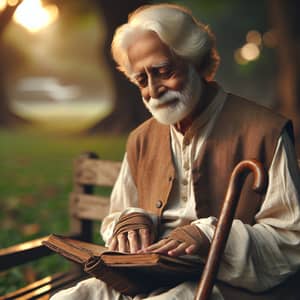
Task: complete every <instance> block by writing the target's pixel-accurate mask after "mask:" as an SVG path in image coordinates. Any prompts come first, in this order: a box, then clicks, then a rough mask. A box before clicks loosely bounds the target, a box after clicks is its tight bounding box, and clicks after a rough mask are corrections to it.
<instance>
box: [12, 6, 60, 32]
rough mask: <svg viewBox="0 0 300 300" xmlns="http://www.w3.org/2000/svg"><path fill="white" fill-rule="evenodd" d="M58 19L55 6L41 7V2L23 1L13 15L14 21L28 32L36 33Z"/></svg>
mask: <svg viewBox="0 0 300 300" xmlns="http://www.w3.org/2000/svg"><path fill="white" fill-rule="evenodd" d="M57 17H58V8H57V6H56V5H48V6H43V4H42V2H41V0H24V1H23V2H22V3H21V4H20V6H19V7H18V8H17V10H16V12H15V14H14V21H15V22H16V23H18V24H20V25H21V26H23V27H25V28H26V29H27V30H28V31H30V32H37V31H39V30H41V29H43V28H45V27H47V26H48V25H50V24H51V23H53V22H54V21H55V20H56V19H57Z"/></svg>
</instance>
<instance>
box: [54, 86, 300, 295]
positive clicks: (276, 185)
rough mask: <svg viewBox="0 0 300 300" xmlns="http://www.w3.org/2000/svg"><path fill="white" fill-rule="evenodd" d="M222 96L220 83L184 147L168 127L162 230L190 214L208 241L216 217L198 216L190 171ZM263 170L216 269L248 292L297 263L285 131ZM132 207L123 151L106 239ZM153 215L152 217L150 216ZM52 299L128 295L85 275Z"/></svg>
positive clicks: (299, 183)
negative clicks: (170, 183) (251, 218)
mask: <svg viewBox="0 0 300 300" xmlns="http://www.w3.org/2000/svg"><path fill="white" fill-rule="evenodd" d="M225 99H226V93H225V92H224V91H223V90H222V89H221V88H220V89H219V92H218V94H217V96H216V97H215V99H214V100H213V101H212V103H211V104H210V105H209V107H208V108H207V109H206V111H205V112H203V114H202V115H201V116H200V118H199V119H197V120H196V121H195V122H197V123H198V124H197V128H199V127H200V129H198V131H197V133H196V134H195V135H193V136H191V142H190V143H189V145H187V146H186V145H185V144H184V143H183V139H184V137H183V136H182V134H180V133H179V132H177V131H176V129H175V128H174V127H172V126H170V134H171V145H172V155H173V157H174V162H175V168H176V174H177V179H178V180H176V181H175V185H174V187H173V190H172V191H171V195H170V199H169V202H168V206H167V207H166V209H165V210H164V212H163V218H165V219H166V220H168V221H167V222H166V223H165V228H164V229H165V230H164V235H166V234H167V233H168V232H169V231H170V230H172V229H173V228H175V227H177V226H179V225H181V224H184V223H185V221H186V219H189V220H194V222H193V224H196V225H197V226H199V228H201V230H202V231H203V232H204V234H205V235H206V236H207V237H208V239H209V240H212V236H213V233H214V229H215V224H216V218H215V217H214V216H211V217H209V218H204V219H197V217H196V211H195V197H194V191H193V184H192V172H191V170H192V165H193V162H194V161H195V160H196V158H197V156H198V154H199V152H200V151H201V147H202V146H203V143H204V141H205V140H206V138H207V136H208V135H209V133H210V132H211V129H212V128H213V126H214V123H215V120H216V118H217V117H218V115H219V112H220V111H221V109H222V107H223V104H224V101H225ZM199 123H200V126H199ZM185 138H186V137H185ZM158 155H159V153H158ZM268 175H269V185H268V189H267V192H266V195H265V200H264V202H263V205H262V207H261V209H260V210H259V212H258V213H257V214H256V216H255V220H256V224H255V225H253V226H250V225H247V224H243V223H242V222H241V221H240V220H234V222H233V225H232V230H231V233H230V235H229V239H228V242H227V246H226V249H225V253H224V256H223V259H222V263H221V267H220V271H219V274H218V278H219V279H221V280H223V281H225V282H227V283H230V284H231V285H236V286H240V287H245V288H247V289H249V290H252V291H262V290H265V289H267V288H270V287H272V286H274V285H276V284H278V283H279V282H281V281H282V280H284V279H285V278H286V277H287V276H288V275H290V274H291V273H293V272H295V271H296V270H297V269H298V268H299V266H300V203H299V191H300V178H299V172H298V166H297V160H296V156H295V153H294V148H293V145H292V143H291V141H290V138H289V136H288V134H287V133H286V132H283V134H282V136H281V137H280V138H279V140H278V143H277V147H276V151H275V154H274V157H273V160H272V163H271V166H270V169H269V170H268ZM137 207H138V197H137V189H136V186H135V184H134V181H133V178H132V176H131V173H130V168H129V165H128V161H127V157H126V154H125V157H124V160H123V164H122V168H121V171H120V174H119V177H118V179H117V182H116V184H115V187H114V190H113V192H112V196H111V207H110V213H109V215H108V216H107V217H106V218H105V219H104V221H103V223H102V228H101V233H102V236H103V238H104V240H105V241H106V242H107V243H108V242H109V240H110V238H111V236H112V232H113V228H114V225H115V224H116V222H117V221H118V219H119V217H120V215H121V214H124V213H128V212H131V211H133V210H138V211H142V210H141V209H139V208H137ZM145 213H146V212H145ZM152 219H153V220H154V222H156V217H155V216H152ZM194 290H195V283H191V282H186V283H183V284H181V285H178V286H177V287H175V288H173V289H172V290H169V291H166V292H165V293H161V294H160V295H157V296H155V297H154V296H150V295H148V296H146V297H135V298H134V299H153V300H154V299H157V300H172V299H174V300H175V299H187V300H189V299H191V300H192V299H193V297H194ZM82 293H83V294H82ZM67 295H68V296H67ZM99 295H101V296H99ZM52 299H53V300H58V299H88V300H89V299H91V300H94V299H131V298H130V297H126V296H121V295H120V294H119V293H117V292H115V291H112V290H111V289H109V288H108V287H107V286H106V285H104V284H103V283H102V282H100V281H99V280H96V279H89V280H87V281H85V282H82V283H80V284H79V285H78V286H77V287H74V288H71V289H69V290H67V291H63V292H61V293H58V294H56V295H55V297H53V298H52ZM212 299H213V300H217V299H222V296H221V295H220V294H219V292H218V290H217V289H214V292H213V296H212Z"/></svg>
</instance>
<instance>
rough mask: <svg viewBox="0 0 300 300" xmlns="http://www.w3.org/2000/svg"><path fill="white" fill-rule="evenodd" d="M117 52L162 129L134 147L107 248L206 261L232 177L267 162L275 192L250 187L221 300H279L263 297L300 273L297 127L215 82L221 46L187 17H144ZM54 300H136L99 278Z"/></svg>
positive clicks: (181, 291) (181, 12) (225, 263)
mask: <svg viewBox="0 0 300 300" xmlns="http://www.w3.org/2000/svg"><path fill="white" fill-rule="evenodd" d="M112 53H113V57H114V59H115V61H116V62H117V64H118V68H119V69H120V70H121V71H122V72H124V73H125V75H126V76H127V77H128V78H129V80H130V81H131V82H133V83H134V84H136V85H137V86H138V88H139V89H140V92H141V95H142V98H143V102H144V104H145V105H146V107H147V108H148V109H149V111H150V112H151V114H152V115H153V118H151V119H149V120H148V121H146V122H145V123H144V124H142V125H141V126H140V127H138V128H137V129H136V130H134V131H133V132H132V133H131V134H130V136H129V139H128V144H127V151H126V154H125V157H124V160H123V165H122V168H121V172H120V175H119V177H118V180H117V182H116V185H115V187H114V190H113V193H112V198H111V208H110V213H109V215H108V216H107V217H106V218H105V220H104V222H103V224H102V229H101V232H102V235H103V237H104V239H105V240H106V243H107V245H108V246H109V248H110V249H112V250H119V251H127V252H131V253H136V252H151V251H153V252H160V253H165V254H168V255H171V256H181V255H185V254H193V255H199V256H200V257H203V258H205V256H206V255H207V252H208V249H209V245H210V242H211V240H212V236H213V233H214V230H215V225H216V221H217V219H216V218H217V216H218V213H219V210H220V205H221V201H222V199H223V198H224V195H225V191H226V186H227V183H228V180H229V176H230V173H231V171H232V170H233V168H234V166H235V164H237V163H238V162H239V161H241V160H243V159H251V158H256V159H258V160H260V161H261V162H262V163H263V165H264V167H265V168H266V170H268V175H269V182H268V187H267V190H266V192H265V194H264V195H258V194H255V193H253V192H252V191H251V188H250V184H251V182H250V181H249V180H248V181H247V182H246V184H245V186H244V188H243V191H242V194H241V198H240V203H239V206H238V209H237V213H236V216H235V220H234V222H233V226H232V230H231V233H230V236H229V239H228V243H227V246H226V249H225V253H224V256H223V258H222V263H221V267H220V271H219V274H218V279H220V280H221V281H223V282H225V283H227V284H229V285H228V289H230V292H228V291H226V288H224V289H223V288H218V286H216V287H215V288H214V290H213V294H212V299H271V298H269V296H268V294H265V295H264V296H263V297H262V298H260V297H259V296H257V297H256V295H255V292H261V291H265V290H268V289H270V288H272V287H274V286H276V285H278V284H280V283H281V282H283V281H284V280H285V279H287V277H289V276H290V275H291V274H293V273H295V272H296V271H297V270H298V269H299V265H300V209H299V194H298V192H299V183H300V181H299V177H298V176H299V175H298V168H297V161H296V158H295V153H294V149H293V143H292V132H291V131H292V130H291V125H290V123H289V122H288V121H287V120H286V119H285V118H283V117H282V116H280V115H277V114H275V113H273V112H271V111H269V110H268V109H266V108H263V107H260V106H258V105H256V104H254V103H251V102H249V101H247V100H245V99H243V98H240V97H238V96H235V95H232V94H228V93H226V92H225V91H224V90H223V89H222V88H221V87H220V86H219V85H218V84H217V83H216V82H214V81H212V79H213V77H214V74H215V71H216V69H217V66H218V63H219V57H218V54H217V51H216V48H215V41H214V36H213V34H212V33H211V32H210V30H209V29H208V27H207V26H204V25H202V24H201V23H199V22H198V21H197V20H195V18H193V16H192V15H191V13H190V12H189V11H188V10H186V9H185V8H183V7H179V6H175V5H169V4H160V5H152V6H145V7H141V8H140V9H138V10H137V11H135V12H134V13H133V14H131V15H130V17H129V20H128V23H126V24H124V25H123V26H121V27H120V28H118V30H117V31H116V34H115V36H114V39H113V43H112ZM229 286H231V287H238V288H243V289H246V290H248V291H251V292H254V293H252V294H251V296H250V292H249V293H248V292H246V291H244V290H241V289H236V288H229ZM195 287H196V283H195V282H183V283H181V284H179V285H177V286H176V287H174V288H172V289H169V290H165V289H163V288H162V289H161V290H156V291H153V293H151V294H150V295H137V296H136V297H134V299H153V300H154V299H157V300H159V299H168V300H169V299H193V297H194V293H195ZM228 295H229V296H228ZM245 295H247V297H249V298H246V296H245ZM273 296H274V295H273ZM250 297H252V298H250ZM54 299H55V300H57V299H131V298H130V297H128V296H125V295H120V294H119V293H118V292H116V291H114V290H113V289H111V288H109V287H107V286H106V285H105V284H104V283H103V282H101V281H100V280H97V279H89V280H86V281H83V282H81V283H79V284H78V285H77V286H76V287H74V288H71V289H69V290H66V291H62V292H61V293H58V294H57V295H55V296H54V297H53V300H54ZM272 299H275V298H272ZM289 299H297V296H296V295H295V298H289Z"/></svg>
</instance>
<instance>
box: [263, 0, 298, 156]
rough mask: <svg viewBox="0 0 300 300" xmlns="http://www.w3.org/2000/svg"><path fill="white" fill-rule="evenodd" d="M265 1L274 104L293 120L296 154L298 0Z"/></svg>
mask: <svg viewBox="0 0 300 300" xmlns="http://www.w3.org/2000/svg"><path fill="white" fill-rule="evenodd" d="M268 3H269V12H270V20H271V24H272V26H273V28H274V31H275V33H276V39H277V57H278V60H277V61H278V72H277V94H278V99H277V106H278V110H279V111H280V112H282V113H283V114H284V115H286V116H287V117H289V118H290V119H292V120H293V123H294V129H295V138H296V150H297V154H298V156H300V118H299V115H300V88H299V87H300V52H299V49H300V26H299V19H300V2H299V1H296V0H291V1H282V0H269V2H268Z"/></svg>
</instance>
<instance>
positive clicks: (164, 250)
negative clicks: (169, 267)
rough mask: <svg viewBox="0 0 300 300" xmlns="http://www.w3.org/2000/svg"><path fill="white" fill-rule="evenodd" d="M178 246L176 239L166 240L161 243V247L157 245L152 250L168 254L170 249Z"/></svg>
mask: <svg viewBox="0 0 300 300" xmlns="http://www.w3.org/2000/svg"><path fill="white" fill-rule="evenodd" d="M177 246H178V241H176V240H167V242H166V243H165V244H164V245H162V246H161V247H158V248H156V249H154V250H152V251H153V252H155V253H164V254H168V252H169V251H170V250H173V249H175V248H177Z"/></svg>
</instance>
